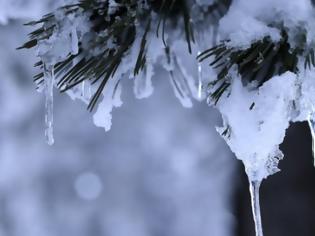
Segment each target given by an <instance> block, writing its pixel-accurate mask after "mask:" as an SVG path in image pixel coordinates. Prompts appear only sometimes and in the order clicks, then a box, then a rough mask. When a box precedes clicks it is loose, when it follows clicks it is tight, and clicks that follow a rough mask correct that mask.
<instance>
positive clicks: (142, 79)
mask: <svg viewBox="0 0 315 236" xmlns="http://www.w3.org/2000/svg"><path fill="white" fill-rule="evenodd" d="M309 9H312V6H311V3H310V1H309V0H301V1H295V0H289V1H287V0H276V1H275V0H267V1H259V0H253V1H250V2H249V1H247V0H239V1H234V2H233V4H232V6H231V8H230V10H229V12H228V14H227V15H226V16H225V17H224V18H223V19H222V20H221V22H220V28H219V29H220V30H219V33H220V37H221V39H225V38H229V39H232V40H231V41H230V44H231V46H233V47H240V48H246V47H248V46H249V45H250V44H251V43H252V42H253V41H255V40H259V39H262V38H263V37H265V36H267V35H268V36H270V38H271V39H272V40H274V41H278V40H279V39H280V32H279V31H278V30H276V29H275V28H272V27H269V26H268V25H270V22H273V19H274V16H275V15H277V16H280V17H282V19H281V21H282V22H283V23H284V24H285V26H286V27H287V28H289V29H290V28H293V30H292V32H294V29H295V26H296V25H298V26H300V25H301V22H304V23H305V28H306V30H307V31H308V32H311V33H310V36H309V37H311V36H313V35H315V31H314V34H313V33H312V32H313V31H312V30H311V26H310V25H311V24H309V23H310V21H312V20H314V13H313V12H309ZM262 13H263V14H264V15H261V14H262ZM58 15H59V17H60V19H59V20H60V22H62V23H61V24H59V27H58V28H57V29H55V32H54V34H53V36H51V37H50V38H49V39H47V40H44V41H42V42H41V43H40V44H39V47H38V55H39V56H40V57H41V59H42V61H43V62H44V70H45V73H44V74H45V80H44V81H45V94H46V132H45V133H46V139H47V142H48V144H53V143H54V138H53V87H54V84H55V82H56V81H57V79H58V78H57V79H55V76H54V71H53V68H54V64H55V63H57V62H59V61H62V60H64V59H65V58H66V57H67V56H68V55H69V54H73V55H75V54H77V53H78V42H79V41H80V40H81V39H82V36H83V35H84V34H85V33H87V32H88V30H89V25H88V23H87V22H88V20H87V18H86V17H85V16H83V15H82V16H71V15H63V14H62V13H60V14H58ZM142 34H143V32H139V35H142ZM150 34H151V35H150ZM176 36H178V35H177V34H176V33H174V37H172V35H166V41H167V44H168V46H169V48H170V53H169V57H168V58H167V57H166V56H165V46H164V44H163V43H162V42H161V40H160V39H158V38H156V35H155V32H150V33H149V36H148V45H149V46H148V47H147V63H146V66H145V68H144V70H143V71H142V72H141V74H140V75H138V76H137V77H134V76H133V73H132V68H133V67H134V58H136V57H137V54H138V52H139V47H140V44H141V37H136V39H135V43H134V45H133V47H132V48H131V49H130V53H129V54H127V55H126V56H125V57H124V58H123V61H122V64H121V66H120V67H119V68H118V70H117V71H116V73H115V75H114V76H113V77H112V78H111V79H110V80H109V81H108V82H107V84H106V86H105V88H104V90H103V93H102V100H101V102H100V103H99V105H98V107H97V110H96V112H95V114H94V117H93V118H94V123H95V124H96V125H97V126H99V127H103V128H104V129H105V130H106V131H108V130H109V129H110V127H111V119H112V115H111V111H112V109H113V108H114V107H119V106H121V105H122V101H121V98H120V94H121V90H122V83H121V81H122V80H124V79H132V80H134V94H135V96H136V97H137V98H139V99H141V98H146V97H149V96H150V95H151V94H152V92H153V86H152V81H151V79H152V77H153V75H154V69H155V67H156V65H158V64H159V65H161V66H162V67H163V68H164V69H165V70H166V71H167V72H168V76H169V81H170V84H171V86H172V88H173V90H174V94H175V96H176V97H177V98H178V99H179V101H180V102H181V104H182V105H183V106H185V107H191V106H192V105H193V101H192V98H195V99H196V100H203V99H204V98H205V97H206V94H207V93H208V92H211V91H208V90H207V89H204V88H205V87H206V85H207V84H208V83H209V82H210V81H211V79H213V78H215V77H216V75H215V71H213V70H212V69H211V68H210V67H209V66H208V65H203V64H198V63H197V61H196V59H195V56H196V55H197V54H198V53H199V52H200V51H202V50H204V49H206V48H207V47H209V46H211V45H209V44H207V42H211V41H212V40H211V39H213V35H212V29H210V30H209V32H204V35H202V37H201V36H200V37H199V42H198V44H196V45H195V48H194V49H193V53H192V55H189V54H188V52H187V50H186V47H187V45H186V43H185V41H184V40H181V39H178V37H176ZM289 38H290V32H289ZM292 38H294V37H292ZM291 45H294V40H293V41H292V42H291ZM203 63H204V62H203ZM299 69H300V72H299V74H294V73H291V72H286V73H284V74H282V75H279V76H275V77H273V78H271V79H270V80H269V81H268V82H266V83H265V84H264V85H263V86H261V87H260V88H259V89H254V88H255V86H254V85H251V84H249V85H246V86H244V85H243V84H242V82H241V78H240V76H239V74H238V73H237V70H236V68H235V70H234V71H232V72H231V73H230V75H229V76H230V77H231V86H230V88H229V91H228V93H225V94H223V96H222V98H221V99H220V100H219V102H218V104H217V105H216V107H217V108H218V110H219V111H220V112H221V114H222V117H223V127H221V128H217V130H218V132H219V133H220V134H222V136H223V138H224V139H225V140H226V142H227V144H228V145H229V147H230V148H231V150H232V151H233V152H234V153H235V155H236V157H237V158H238V159H240V160H242V162H243V163H244V166H245V169H246V173H247V175H248V178H249V183H250V193H251V196H252V207H253V214H254V220H255V223H256V235H257V236H262V235H263V232H262V224H261V217H260V207H259V187H260V184H261V182H262V180H263V179H265V178H267V177H268V176H270V175H272V174H274V173H276V172H277V171H279V169H278V162H279V160H281V159H282V158H283V154H282V152H281V151H280V150H279V145H280V144H281V143H282V142H283V139H284V136H285V131H286V129H287V128H288V126H289V123H290V122H292V121H293V122H296V121H304V120H307V121H309V124H310V127H311V130H312V134H313V135H314V130H315V127H314V122H313V120H312V118H313V114H314V112H315V110H314V104H315V96H314V94H315V83H314V82H313V81H315V71H314V70H307V71H306V70H304V69H303V66H302V65H300V66H299ZM203 85H205V86H203ZM95 86H97V85H95ZM95 86H92V85H91V84H89V82H84V83H82V85H81V86H80V87H79V86H78V87H76V88H73V89H72V90H71V91H69V92H68V94H69V95H70V96H71V97H72V98H74V99H80V100H82V101H84V102H88V101H89V99H90V98H91V95H92V94H93V93H94V92H95V89H96V87H95ZM210 103H211V102H210Z"/></svg>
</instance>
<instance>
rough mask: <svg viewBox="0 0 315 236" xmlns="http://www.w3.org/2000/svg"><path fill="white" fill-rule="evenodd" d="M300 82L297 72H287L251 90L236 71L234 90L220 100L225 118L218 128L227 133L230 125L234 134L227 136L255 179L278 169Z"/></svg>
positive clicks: (252, 179) (232, 81) (231, 132)
mask: <svg viewBox="0 0 315 236" xmlns="http://www.w3.org/2000/svg"><path fill="white" fill-rule="evenodd" d="M296 82H297V76H296V75H295V74H293V73H291V72H286V73H285V74H283V75H280V76H275V77H273V78H272V79H271V80H269V81H267V82H266V83H265V84H264V85H263V86H261V87H260V88H259V89H258V90H251V89H250V88H249V87H244V86H243V85H242V82H241V79H240V77H239V76H238V75H237V74H233V75H232V79H231V83H232V84H231V86H230V91H229V92H227V93H226V94H223V95H222V97H221V99H220V100H219V102H218V104H217V107H218V109H219V111H220V112H221V114H222V117H223V120H224V126H223V127H222V128H219V129H218V131H219V132H220V133H221V134H223V133H224V130H226V129H227V127H228V128H229V131H230V135H223V137H224V139H225V140H226V142H227V144H228V145H229V146H230V148H231V150H232V151H233V152H234V153H235V154H236V157H237V158H238V159H240V160H242V161H243V163H244V165H245V170H246V172H247V174H248V176H249V179H250V180H251V181H261V180H263V179H264V178H267V177H268V176H269V175H271V174H274V173H275V172H277V171H278V168H277V165H278V162H279V160H280V159H281V158H282V156H283V155H282V153H281V151H280V150H279V145H280V144H281V143H282V141H283V139H284V136H285V131H286V129H287V128H288V126H289V122H290V120H291V113H292V109H293V101H294V100H295V98H296V91H297V87H296ZM253 104H254V106H253ZM249 147H250V148H249Z"/></svg>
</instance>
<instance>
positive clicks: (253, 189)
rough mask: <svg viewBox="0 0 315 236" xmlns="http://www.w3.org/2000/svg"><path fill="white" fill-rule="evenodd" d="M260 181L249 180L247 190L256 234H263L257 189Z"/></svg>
mask: <svg viewBox="0 0 315 236" xmlns="http://www.w3.org/2000/svg"><path fill="white" fill-rule="evenodd" d="M260 185H261V181H250V182H249V191H250V195H251V203H252V211H253V217H254V222H255V231H256V236H263V229H262V223H261V214H260V202H259V190H260Z"/></svg>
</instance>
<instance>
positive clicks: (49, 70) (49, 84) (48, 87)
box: [44, 64, 55, 145]
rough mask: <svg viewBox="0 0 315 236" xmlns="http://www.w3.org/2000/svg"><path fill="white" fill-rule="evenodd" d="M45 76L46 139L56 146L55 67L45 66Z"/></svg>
mask: <svg viewBox="0 0 315 236" xmlns="http://www.w3.org/2000/svg"><path fill="white" fill-rule="evenodd" d="M44 75H45V78H44V79H45V99H46V100H45V138H46V142H47V143H48V144H49V145H53V144H54V142H55V141H54V134H53V121H54V118H53V109H54V81H55V75H54V66H52V65H46V64H44Z"/></svg>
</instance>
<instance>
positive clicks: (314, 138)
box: [307, 118, 315, 165]
mask: <svg viewBox="0 0 315 236" xmlns="http://www.w3.org/2000/svg"><path fill="white" fill-rule="evenodd" d="M307 122H308V125H309V127H310V131H311V135H312V150H313V160H314V161H313V164H314V165H315V121H314V120H313V119H312V118H309V119H308V120H307Z"/></svg>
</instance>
